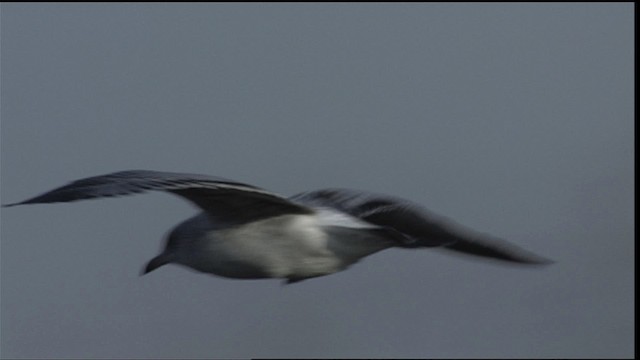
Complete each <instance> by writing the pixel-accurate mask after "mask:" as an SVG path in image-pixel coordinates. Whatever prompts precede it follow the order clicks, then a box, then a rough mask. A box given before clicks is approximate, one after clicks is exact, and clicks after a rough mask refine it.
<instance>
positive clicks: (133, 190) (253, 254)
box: [3, 170, 553, 284]
mask: <svg viewBox="0 0 640 360" xmlns="http://www.w3.org/2000/svg"><path fill="white" fill-rule="evenodd" d="M147 191H163V192H168V193H171V194H174V195H177V196H179V197H182V198H184V199H186V200H188V201H190V202H191V203H193V204H194V205H195V206H197V207H198V208H200V210H201V211H200V213H199V214H197V215H195V216H193V217H191V218H189V219H187V220H185V221H183V222H182V223H180V224H178V225H177V226H175V227H174V228H173V229H172V230H171V231H170V232H169V233H168V235H167V236H166V237H165V239H164V241H165V244H164V249H163V250H162V251H161V252H160V254H159V255H157V256H155V257H153V258H152V259H151V260H150V261H149V262H148V263H147V264H146V266H145V267H144V268H143V270H142V272H141V275H144V274H147V273H150V272H152V271H154V270H156V269H158V268H160V267H162V266H164V265H167V264H178V265H182V266H186V267H188V268H191V269H193V270H195V271H199V272H203V273H209V274H213V275H217V276H220V277H226V278H233V279H281V280H282V281H283V282H284V283H285V284H292V283H296V282H300V281H303V280H307V279H311V278H316V277H320V276H325V275H330V274H333V273H336V272H339V271H342V270H345V269H347V268H349V267H350V266H351V265H353V264H355V263H357V262H358V261H359V260H361V259H362V258H364V257H366V256H369V255H372V254H374V253H377V252H379V251H382V250H385V249H389V248H405V249H419V248H441V249H444V250H449V251H452V252H455V253H459V254H466V255H472V256H475V257H476V258H485V259H492V260H496V261H498V262H503V263H511V264H520V265H545V264H550V263H552V262H553V261H551V260H549V259H547V258H545V257H543V256H540V255H537V254H534V253H532V252H529V251H527V250H524V249H522V248H520V247H518V246H516V245H514V244H512V243H510V242H507V241H505V240H502V239H499V238H496V237H493V236H490V235H486V234H483V233H478V232H475V231H471V230H468V229H465V228H463V227H462V226H460V225H457V224H455V223H453V222H452V221H450V220H448V219H447V218H444V217H442V216H439V215H436V214H434V213H431V212H430V211H428V210H426V209H425V208H424V207H422V206H420V205H418V204H416V203H414V202H412V201H409V200H405V199H402V198H399V197H394V196H388V195H381V194H377V193H372V192H368V191H360V190H353V189H347V188H327V189H321V190H314V191H307V192H302V193H299V194H296V195H293V196H291V197H288V198H287V197H284V196H281V195H278V194H276V193H273V192H270V191H267V190H264V189H262V188H259V187H256V186H253V185H249V184H245V183H241V182H237V181H234V180H230V179H226V178H223V177H217V176H207V175H198V174H188V173H176V172H162V171H149V170H128V171H120V172H114V173H109V174H105V175H100V176H93V177H88V178H83V179H80V180H76V181H73V182H70V183H68V184H67V185H64V186H61V187H58V188H55V189H53V190H51V191H48V192H45V193H43V194H41V195H39V196H35V197H33V198H30V199H27V200H24V201H21V202H15V203H10V204H6V205H3V207H12V206H17V205H25V204H44V203H60V202H72V201H77V200H84V199H93V198H102V197H115V196H123V195H132V194H137V193H142V192H147Z"/></svg>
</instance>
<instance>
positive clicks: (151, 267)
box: [140, 253, 173, 276]
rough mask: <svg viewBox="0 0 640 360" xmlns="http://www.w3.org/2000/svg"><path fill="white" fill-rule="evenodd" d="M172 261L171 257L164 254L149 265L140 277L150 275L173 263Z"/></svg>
mask: <svg viewBox="0 0 640 360" xmlns="http://www.w3.org/2000/svg"><path fill="white" fill-rule="evenodd" d="M172 261H173V257H172V256H171V255H169V254H164V253H162V254H160V255H158V256H156V257H154V258H153V259H151V260H150V261H149V262H148V263H147V266H145V267H144V269H143V270H142V273H141V274H140V276H142V275H145V274H148V273H150V272H152V271H153V270H155V269H157V268H159V267H161V266H164V265H167V264H169V263H171V262H172Z"/></svg>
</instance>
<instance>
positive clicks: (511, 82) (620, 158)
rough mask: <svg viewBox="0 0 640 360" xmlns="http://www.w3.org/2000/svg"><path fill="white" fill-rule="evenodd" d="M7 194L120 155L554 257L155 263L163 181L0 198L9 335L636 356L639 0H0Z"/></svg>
mask: <svg viewBox="0 0 640 360" xmlns="http://www.w3.org/2000/svg"><path fill="white" fill-rule="evenodd" d="M0 20H1V44H2V46H1V58H0V60H1V66H2V67H1V77H2V83H1V96H2V97H1V99H2V103H1V110H2V112H1V115H2V117H1V120H2V122H1V150H2V152H1V154H2V157H1V160H2V173H1V175H2V178H1V180H2V189H1V190H2V192H1V195H2V202H5V203H6V202H11V201H18V200H23V199H25V198H27V197H30V196H33V195H37V194H39V193H41V192H44V191H46V190H50V189H51V188H53V187H57V186H59V185H63V184H65V183H66V182H68V181H71V180H74V179H77V178H81V177H86V176H92V175H99V174H104V173H108V172H111V171H118V170H127V169H149V170H164V171H184V172H194V173H203V174H210V175H218V176H223V177H227V178H231V179H235V180H238V181H242V182H247V183H250V184H254V185H257V186H261V187H264V188H267V189H270V190H273V191H275V192H278V193H281V194H286V195H288V194H293V193H296V192H299V191H304V190H311V189H316V188H322V187H332V186H340V187H350V188H356V189H363V190H371V191H376V192H380V193H388V194H393V195H396V196H401V197H405V198H409V199H412V200H414V201H416V202H418V203H421V204H423V205H424V206H425V207H427V208H428V209H430V210H432V211H433V212H436V213H438V214H441V215H444V216H447V217H449V218H451V219H453V220H455V221H456V222H459V223H461V224H464V225H465V226H467V227H470V228H472V229H475V230H478V231H482V232H486V233H489V234H493V235H496V236H500V237H502V238H505V239H509V240H510V241H512V242H514V243H516V244H518V245H520V246H522V247H525V248H527V249H529V250H531V251H535V252H537V253H539V254H541V255H544V256H547V257H549V258H552V259H554V260H556V261H557V263H556V264H554V265H552V266H550V267H547V268H544V269H530V268H518V267H511V266H501V265H496V264H494V263H489V262H482V261H472V260H470V259H468V258H466V257H456V256H450V255H448V254H444V253H441V252H438V251H431V250H414V251H409V250H401V249H398V250H388V251H384V252H381V253H378V254H375V255H373V256H371V257H369V258H366V259H365V260H364V261H363V262H361V263H359V264H356V265H355V266H353V267H352V268H351V269H349V270H348V271H345V272H342V273H337V274H334V275H330V276H326V277H322V278H318V279H312V280H309V281H305V282H302V283H300V284H296V285H292V286H284V287H283V286H281V284H280V282H278V281H275V280H244V281H243V280H229V279H223V278H218V277H214V276H210V275H202V274H197V273H194V272H191V271H189V270H188V269H185V268H182V267H178V266H167V267H164V268H162V269H160V270H158V271H156V272H154V273H151V274H149V275H147V276H144V277H139V276H138V273H139V271H140V270H141V268H142V267H143V265H144V264H145V263H146V261H148V260H149V259H150V258H151V257H153V256H154V255H156V253H157V252H158V251H159V249H160V246H161V239H162V237H163V236H164V234H165V233H166V232H167V231H168V230H169V229H170V228H171V227H172V226H174V225H175V224H177V223H179V222H181V221H182V220H184V219H186V218H188V217H190V216H191V215H193V214H194V213H195V212H196V210H195V209H194V208H192V207H191V206H190V205H189V204H188V203H186V202H184V201H182V200H180V199H178V198H175V197H172V196H169V195H164V194H155V193H154V194H148V195H144V196H142V195H141V196H133V197H127V198H120V199H106V200H100V201H85V202H78V203H72V204H59V205H42V206H24V207H17V208H9V209H3V210H2V233H1V234H2V248H1V274H2V288H1V290H2V292H1V294H2V298H1V299H2V302H1V310H2V314H1V315H2V328H1V336H2V338H1V339H2V342H1V351H2V357H4V358H24V357H29V358H34V357H36V358H37V357H48V358H66V357H89V358H93V357H95V358H98V357H101V358H130V357H148V358H199V357H224V358H228V357H234V358H238V357H299V356H311V357H589V358H599V357H632V356H633V354H634V346H633V335H634V327H633V325H634V323H633V318H634V309H633V293H634V282H633V281H634V275H633V266H634V255H633V254H634V238H633V234H634V216H633V215H634V208H633V198H634V186H633V166H634V164H633V162H634V155H633V140H634V139H633V130H634V123H633V105H634V103H633V76H634V73H633V71H634V70H633V40H634V39H633V4H631V3H626V4H621V3H618V4H593V3H590V4H551V3H547V4H533V5H532V4H407V3H405V4H368V5H367V4H280V5H273V4H270V5H267V4H256V3H246V4H240V5H228V4H202V3H201V4H107V5H105V4H6V3H5V4H2V7H1V19H0Z"/></svg>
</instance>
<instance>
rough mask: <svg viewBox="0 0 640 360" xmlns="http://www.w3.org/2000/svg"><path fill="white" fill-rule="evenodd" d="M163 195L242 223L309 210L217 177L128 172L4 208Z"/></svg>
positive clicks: (82, 182) (91, 179)
mask: <svg viewBox="0 0 640 360" xmlns="http://www.w3.org/2000/svg"><path fill="white" fill-rule="evenodd" d="M151 190H157V191H166V192H170V193H173V194H176V195H179V196H182V197H184V198H186V199H187V200H189V201H191V202H193V203H195V204H196V205H197V206H199V207H200V208H202V209H203V210H204V211H206V212H208V213H210V214H211V215H212V216H214V217H215V218H216V219H218V220H220V221H224V222H227V223H232V224H233V223H244V222H249V221H253V220H257V219H261V218H267V217H272V216H277V215H282V214H307V213H311V212H313V211H312V210H311V209H309V208H307V207H305V206H303V205H300V204H295V203H292V202H290V201H289V200H287V199H286V198H283V197H281V196H279V195H276V194H274V193H271V192H268V191H266V190H263V189H260V188H258V187H255V186H252V185H247V184H242V183H239V182H235V181H232V180H228V179H224V178H221V177H213V176H206V175H197V174H182V173H172V172H160V171H147V170H130V171H121V172H116V173H111V174H107V175H101V176H94V177H89V178H85V179H80V180H76V181H74V182H71V183H70V184H68V185H65V186H62V187H59V188H57V189H54V190H51V191H49V192H46V193H44V194H42V195H39V196H36V197H34V198H31V199H28V200H25V201H21V202H17V203H12V204H7V205H4V206H5V207H7V206H15V205H23V204H41V203H56V202H70V201H76V200H84V199H92V198H100V197H112V196H122V195H131V194H136V193H142V192H145V191H151Z"/></svg>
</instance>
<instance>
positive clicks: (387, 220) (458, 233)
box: [290, 189, 551, 264]
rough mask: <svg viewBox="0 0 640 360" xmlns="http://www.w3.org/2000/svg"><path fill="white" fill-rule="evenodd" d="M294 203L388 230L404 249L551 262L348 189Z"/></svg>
mask: <svg viewBox="0 0 640 360" xmlns="http://www.w3.org/2000/svg"><path fill="white" fill-rule="evenodd" d="M290 199H291V200H292V201H295V202H298V203H300V204H303V205H306V206H316V207H329V208H333V209H336V210H339V211H342V212H345V213H347V214H349V215H351V216H354V217H357V218H359V219H362V220H364V221H367V222H369V223H372V224H375V225H378V226H381V227H383V228H385V229H388V230H389V231H390V232H391V234H393V235H396V236H393V237H394V238H395V239H397V240H398V241H399V243H398V246H401V247H407V248H414V247H442V248H443V249H448V250H454V251H457V252H461V253H466V254H470V255H476V256H482V257H488V258H494V259H500V260H506V261H511V262H516V263H525V264H545V263H550V262H551V261H549V260H548V259H545V258H543V257H541V256H538V255H536V254H533V253H531V252H528V251H526V250H524V249H521V248H519V247H518V246H515V245H513V244H510V243H509V242H507V241H504V240H501V239H496V238H492V237H489V236H487V235H483V234H478V233H473V232H471V231H469V230H465V229H463V228H461V227H460V226H458V225H455V224H453V223H452V222H451V221H449V220H447V219H445V218H443V217H440V216H437V215H435V214H432V213H430V212H428V211H427V210H425V209H423V208H421V207H420V206H418V205H416V204H414V203H412V202H410V201H407V200H403V199H399V198H394V197H390V196H383V195H378V194H373V193H368V192H363V191H356V190H348V189H324V190H318V191H310V192H305V193H301V194H298V195H295V196H293V197H291V198H290ZM398 234H400V235H401V236H397V235H398Z"/></svg>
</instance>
